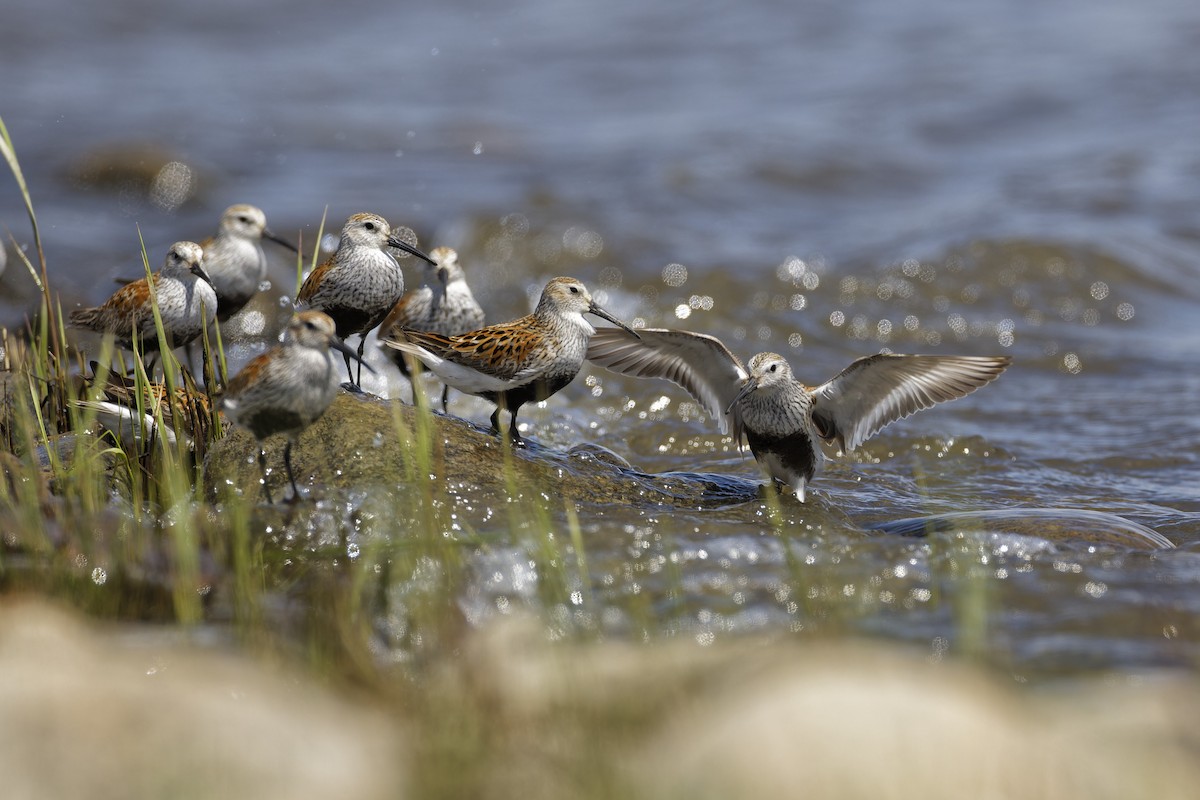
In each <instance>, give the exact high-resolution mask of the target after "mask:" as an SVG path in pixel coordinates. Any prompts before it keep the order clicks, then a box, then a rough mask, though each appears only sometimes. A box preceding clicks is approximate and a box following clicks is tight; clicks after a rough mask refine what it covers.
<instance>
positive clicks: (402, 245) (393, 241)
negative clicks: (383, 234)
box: [388, 236, 438, 267]
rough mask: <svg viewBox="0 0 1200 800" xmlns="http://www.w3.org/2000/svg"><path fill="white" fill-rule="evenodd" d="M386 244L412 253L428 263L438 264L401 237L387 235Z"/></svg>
mask: <svg viewBox="0 0 1200 800" xmlns="http://www.w3.org/2000/svg"><path fill="white" fill-rule="evenodd" d="M388 246H389V247H395V248H396V249H397V250H403V251H404V252H406V253H408V254H409V255H414V256H416V257H417V258H419V259H421V260H422V261H428V262H429V263H430V264H433V265H434V266H435V267H436V266H437V265H438V263H437V262H436V261H434V260H433V259H432V258H430V257H429V256H427V255H425V254H424V253H422V252H421V251H420V250H418V249H417V248H415V247H413V246H412V245H411V244H409V243H408V242H406V241H404V240H403V239H397V238H396V237H395V236H389V237H388Z"/></svg>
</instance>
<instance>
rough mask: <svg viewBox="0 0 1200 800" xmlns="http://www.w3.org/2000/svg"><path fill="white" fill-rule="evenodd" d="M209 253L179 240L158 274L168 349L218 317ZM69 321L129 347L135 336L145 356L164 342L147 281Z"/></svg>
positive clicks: (188, 339)
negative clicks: (206, 264)
mask: <svg viewBox="0 0 1200 800" xmlns="http://www.w3.org/2000/svg"><path fill="white" fill-rule="evenodd" d="M203 256H204V252H203V251H202V250H201V249H200V245H198V244H196V243H195V242H176V243H175V244H173V245H171V249H170V250H169V251H168V252H167V258H166V262H165V263H164V264H163V268H162V269H161V270H159V271H158V272H156V273H154V276H153V281H154V295H155V297H156V298H157V300H158V310H159V314H160V316H161V317H162V323H163V330H164V332H165V333H166V335H167V338H168V340H169V341H168V343H167V345H168V347H179V346H181V345H185V344H187V343H188V342H191V341H192V340H194V339H195V338H196V337H198V336H199V335H200V334H201V332H203V330H204V329H205V328H206V327H207V326H208V325H209V323H211V322H212V321H213V320H214V319H216V316H217V295H216V292H214V291H213V287H212V281H210V280H209V278H208V275H207V274H206V273H205V272H204V269H203V267H201V266H200V264H201V259H202V258H203ZM70 323H71V325H73V326H74V327H77V328H87V329H88V330H93V331H96V332H98V333H111V334H112V335H113V336H114V337H115V338H116V340H117V342H118V343H119V344H121V345H122V346H124V347H130V346H131V345H132V342H133V339H134V336H136V337H137V338H138V340H139V342H140V344H141V347H142V352H151V351H155V350H158V349H159V348H160V346H161V343H160V342H159V341H158V334H157V331H156V330H155V328H154V311H153V307H152V305H151V302H150V284H149V282H148V279H146V278H142V279H141V280H137V281H133V282H132V283H130V284H128V285H126V286H122V287H121V288H120V289H118V290H117V291H116V292H115V293H114V294H113V295H112V297H110V298H108V299H107V300H105V301H104V303H103V304H101V305H99V306H97V307H95V308H80V309H76V310H75V311H72V312H71V316H70Z"/></svg>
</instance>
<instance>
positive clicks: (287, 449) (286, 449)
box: [283, 439, 300, 503]
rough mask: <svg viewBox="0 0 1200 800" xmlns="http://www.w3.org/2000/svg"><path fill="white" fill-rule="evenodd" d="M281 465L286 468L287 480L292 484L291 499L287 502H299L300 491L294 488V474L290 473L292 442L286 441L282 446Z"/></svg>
mask: <svg viewBox="0 0 1200 800" xmlns="http://www.w3.org/2000/svg"><path fill="white" fill-rule="evenodd" d="M283 465H284V466H285V467H287V476H288V480H289V481H291V482H292V499H291V500H290V501H289V502H292V503H298V502H300V489H299V487H297V486H296V474H295V473H294V472H292V440H291V439H288V440H287V444H285V445H284V446H283Z"/></svg>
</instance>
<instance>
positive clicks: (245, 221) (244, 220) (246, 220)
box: [238, 217, 250, 225]
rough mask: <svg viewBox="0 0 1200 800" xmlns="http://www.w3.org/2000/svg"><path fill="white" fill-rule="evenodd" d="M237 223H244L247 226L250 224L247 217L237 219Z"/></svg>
mask: <svg viewBox="0 0 1200 800" xmlns="http://www.w3.org/2000/svg"><path fill="white" fill-rule="evenodd" d="M238 222H244V223H246V224H247V225H249V224H250V218H249V217H238Z"/></svg>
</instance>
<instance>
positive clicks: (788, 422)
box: [587, 328, 1012, 502]
mask: <svg viewBox="0 0 1200 800" xmlns="http://www.w3.org/2000/svg"><path fill="white" fill-rule="evenodd" d="M638 333H639V334H640V338H635V337H633V336H631V335H630V334H628V333H626V332H624V331H621V330H617V329H612V328H606V329H604V330H601V331H599V332H598V333H597V335H596V336H595V337H593V338H592V342H591V346H590V347H589V349H588V354H587V357H588V359H589V360H590V361H593V362H595V363H597V364H600V365H601V366H603V367H606V368H608V369H610V370H612V371H614V372H618V373H622V374H625V375H633V376H637V377H642V378H664V379H666V380H669V381H672V382H673V383H676V384H678V385H679V386H682V387H683V388H684V389H686V390H687V391H688V393H689V394H691V395H692V397H694V398H695V399H696V401H697V402H699V403H700V405H701V406H703V407H704V409H705V410H706V411H707V412H708V414H709V415H710V416H712V417H713V418H714V419H716V420H717V423H718V425H719V426H720V428H721V432H722V433H731V434H732V435H733V438H734V440H735V441H736V442H737V445H738V447H739V448H740V447H741V446H742V437H743V436H745V438H746V441H747V442H748V443H749V445H750V452H751V453H753V454H754V458H755V459H756V460H757V461H758V464H759V466H760V467H761V468H762V470H763V471H764V472H765V473H766V474H767V475H769V476H770V477H771V478H774V479H775V480H777V481H779V482H781V483H783V484H785V485H787V486H788V487H790V488H791V489H792V491H793V492H795V494H796V496H797V497H798V498H799V499H800V501H801V502H803V501H804V491H805V487H806V486H807V485H808V484H809V482H810V481H812V479H813V477H814V476H815V475H816V474H817V472H818V470H819V469H820V467H821V465H822V463H823V462H824V460H825V455H824V453H823V452H822V449H821V446H820V443H821V442H825V443H827V444H829V445H831V446H834V447H836V448H837V449H838V450H840V451H841V452H843V453H849V452H851V451H853V450H854V448H856V447H858V445H860V444H862V442H864V441H865V440H867V439H869V438H870V437H872V436H874V435H875V434H876V433H878V432H879V430H880V429H881V428H883V427H884V426H885V425H888V424H890V423H892V422H895V421H896V420H898V419H902V418H904V417H907V416H908V415H910V414H912V413H914V412H916V411H920V410H921V409H925V408H930V407H931V406H934V405H936V404H938V403H944V402H946V401H947V400H954V399H956V398H959V397H963V396H964V395H967V394H970V393H971V392H973V391H975V390H976V389H978V388H979V387H980V386H983V385H984V384H987V383H989V382H991V381H992V380H994V379H995V378H996V376H998V375H999V374H1000V373H1001V372H1003V371H1004V370H1005V368H1006V367H1008V365H1009V364H1010V363H1011V361H1012V359H1010V358H1009V357H1008V356H927V355H918V356H909V355H892V354H883V353H880V354H877V355H873V356H866V357H864V358H860V359H858V360H857V361H855V362H854V363H852V364H851V365H850V366H848V367H846V369H844V370H842V371H841V372H840V373H839V374H838V375H837V377H835V378H833V379H832V380H830V381H828V382H826V383H823V384H821V385H820V386H816V387H810V386H805V385H804V384H802V383H800V382H799V381H797V380H796V379H795V378H794V377H792V368H791V366H790V365H789V364H788V362H787V361H786V360H785V359H784V358H783V356H780V355H777V354H775V353H759V354H758V355H756V356H754V358H752V359H750V363H749V364H747V365H745V366H743V365H742V362H741V361H739V360H738V358H737V357H736V356H735V355H733V353H731V352H730V351H729V348H728V347H726V346H725V345H724V344H723V343H722V342H721V341H720V340H719V339H717V338H715V337H712V336H705V335H704V334H700V333H691V332H690V331H677V330H666V329H643V330H639V331H638Z"/></svg>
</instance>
